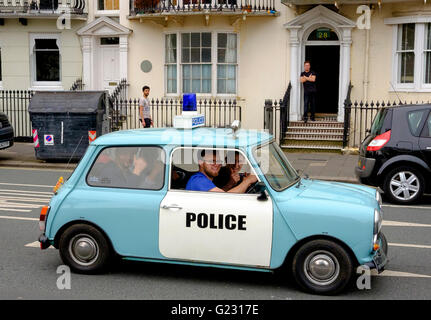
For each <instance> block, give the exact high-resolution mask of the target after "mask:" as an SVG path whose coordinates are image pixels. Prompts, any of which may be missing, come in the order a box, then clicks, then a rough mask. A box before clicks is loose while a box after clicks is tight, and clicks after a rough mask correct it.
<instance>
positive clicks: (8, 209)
mask: <svg viewBox="0 0 431 320" xmlns="http://www.w3.org/2000/svg"><path fill="white" fill-rule="evenodd" d="M0 211H16V212H31V210H23V209H12V208H7V209H6V208H4V209H3V208H0Z"/></svg>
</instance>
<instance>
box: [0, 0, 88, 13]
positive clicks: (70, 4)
mask: <svg viewBox="0 0 431 320" xmlns="http://www.w3.org/2000/svg"><path fill="white" fill-rule="evenodd" d="M85 7H86V0H39V1H37V0H0V13H40V12H41V11H43V13H49V12H52V13H56V14H60V13H63V12H66V11H69V13H74V14H82V13H84V10H85Z"/></svg>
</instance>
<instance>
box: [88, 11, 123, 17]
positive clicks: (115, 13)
mask: <svg viewBox="0 0 431 320" xmlns="http://www.w3.org/2000/svg"><path fill="white" fill-rule="evenodd" d="M94 16H95V17H97V18H98V17H119V16H120V10H97V11H96V13H95V14H94Z"/></svg>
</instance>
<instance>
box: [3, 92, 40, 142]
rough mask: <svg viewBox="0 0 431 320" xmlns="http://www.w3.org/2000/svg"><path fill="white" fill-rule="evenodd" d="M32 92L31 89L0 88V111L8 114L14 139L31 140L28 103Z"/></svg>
mask: <svg viewBox="0 0 431 320" xmlns="http://www.w3.org/2000/svg"><path fill="white" fill-rule="evenodd" d="M33 94H34V92H33V91H31V90H0V111H1V112H4V113H6V115H7V116H8V118H9V122H10V123H11V125H12V127H13V128H14V135H15V140H18V141H20V140H21V141H32V133H31V122H30V116H29V113H28V105H29V103H30V100H31V98H32V97H33Z"/></svg>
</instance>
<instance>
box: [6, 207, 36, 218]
mask: <svg viewBox="0 0 431 320" xmlns="http://www.w3.org/2000/svg"><path fill="white" fill-rule="evenodd" d="M0 210H2V209H0ZM7 211H20V212H30V211H31V210H18V209H17V210H13V209H7ZM0 219H9V220H26V221H39V219H37V218H25V217H13V216H0Z"/></svg>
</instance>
